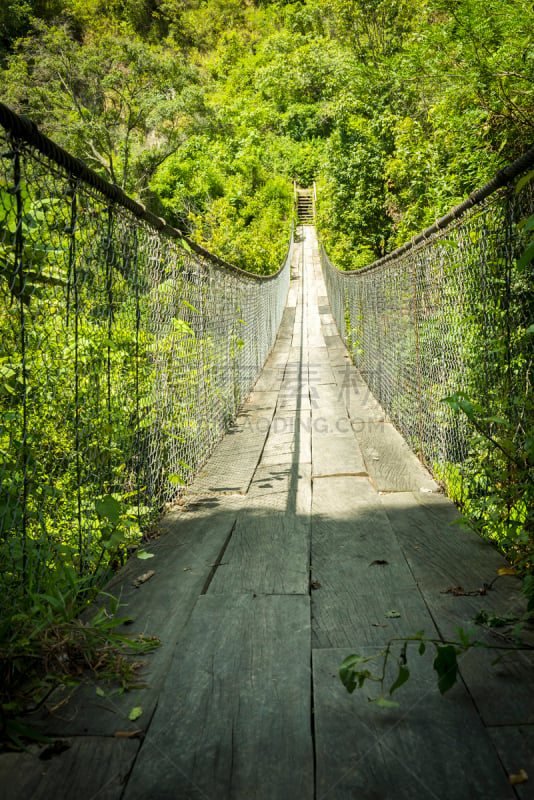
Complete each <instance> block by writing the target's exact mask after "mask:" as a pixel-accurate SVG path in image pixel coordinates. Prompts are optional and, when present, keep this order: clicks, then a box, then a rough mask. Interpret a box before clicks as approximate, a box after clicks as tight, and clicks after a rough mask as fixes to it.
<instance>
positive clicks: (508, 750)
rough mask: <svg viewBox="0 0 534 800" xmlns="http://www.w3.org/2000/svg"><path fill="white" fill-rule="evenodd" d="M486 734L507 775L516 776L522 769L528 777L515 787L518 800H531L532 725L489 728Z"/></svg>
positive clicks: (533, 737) (533, 766)
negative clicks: (524, 781) (489, 737)
mask: <svg viewBox="0 0 534 800" xmlns="http://www.w3.org/2000/svg"><path fill="white" fill-rule="evenodd" d="M488 732H489V735H490V736H491V738H492V740H493V743H494V745H495V747H496V749H497V752H498V753H499V756H500V757H501V760H502V763H503V765H504V768H505V770H506V772H507V773H508V775H517V774H518V773H519V772H520V771H521V770H522V769H524V770H525V772H526V773H527V775H528V776H529V780H528V781H527V782H526V783H522V784H517V785H516V786H515V791H516V792H517V796H518V797H519V798H520V800H532V795H533V794H534V792H533V791H532V781H533V779H534V725H505V726H502V727H498V728H489V729H488Z"/></svg>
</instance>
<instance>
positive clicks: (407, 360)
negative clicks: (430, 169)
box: [322, 149, 534, 518]
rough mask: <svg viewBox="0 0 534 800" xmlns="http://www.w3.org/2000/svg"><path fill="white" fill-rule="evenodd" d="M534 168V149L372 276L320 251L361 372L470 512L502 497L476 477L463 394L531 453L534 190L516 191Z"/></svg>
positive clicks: (526, 186)
mask: <svg viewBox="0 0 534 800" xmlns="http://www.w3.org/2000/svg"><path fill="white" fill-rule="evenodd" d="M533 164H534V149H533V150H531V151H529V152H528V153H527V154H525V156H524V157H523V158H522V159H520V160H519V161H518V162H515V164H513V165H511V166H510V167H507V168H506V169H505V170H503V171H501V172H500V173H499V174H498V175H497V176H496V177H495V179H494V180H493V181H491V182H490V183H489V184H486V186H485V187H483V188H482V189H479V190H477V191H476V192H474V193H473V194H472V195H471V196H470V198H469V199H468V200H467V201H465V203H463V204H462V205H461V206H458V207H457V208H456V209H453V211H452V212H451V213H450V214H448V215H447V216H446V217H444V218H443V219H441V220H439V221H438V222H437V223H435V225H433V226H432V227H431V228H429V229H427V230H426V231H425V232H423V233H422V234H421V235H419V236H418V237H416V238H415V239H414V240H412V242H409V243H407V244H406V245H404V246H403V247H401V248H398V249H397V250H396V251H395V252H394V253H392V254H390V255H388V256H386V257H384V258H383V259H381V260H380V261H378V262H376V263H375V264H372V265H371V266H370V267H368V268H366V269H365V270H362V271H359V272H343V271H340V270H338V269H336V268H335V267H334V266H333V265H332V263H331V262H330V260H329V259H328V256H327V254H326V252H325V249H324V247H322V265H323V272H324V276H325V281H326V286H327V291H328V296H329V300H330V305H331V307H332V311H333V316H334V318H335V320H336V323H337V326H338V329H339V331H340V333H341V335H342V337H343V339H344V341H345V342H346V344H347V346H348V348H349V350H350V352H351V354H352V358H353V361H354V363H355V365H356V366H357V367H358V368H359V370H360V371H361V374H362V376H363V378H364V379H365V381H366V382H367V384H368V385H369V387H370V389H371V391H372V392H373V394H374V395H375V396H376V397H377V399H378V400H379V401H380V403H381V404H382V406H383V408H384V410H385V411H386V413H387V415H388V416H389V418H390V420H391V421H392V422H393V423H394V424H395V426H396V427H397V428H398V429H399V430H400V431H401V432H402V434H403V435H404V437H405V438H406V440H407V441H408V443H409V444H410V445H411V447H412V448H413V450H414V451H415V452H416V453H418V454H419V456H420V458H421V460H422V461H423V462H424V463H425V464H426V465H427V466H428V467H429V468H430V469H431V471H432V472H433V474H434V476H435V477H436V478H437V479H438V480H439V481H441V482H442V484H443V485H444V488H445V489H446V490H447V492H448V494H449V495H450V496H452V497H453V498H454V499H455V500H457V501H458V502H459V503H460V504H461V505H463V506H464V509H467V511H468V512H469V498H472V497H474V496H477V497H478V499H479V500H480V498H484V497H489V496H490V495H491V494H492V492H493V491H494V489H495V487H490V486H489V485H488V483H487V479H486V480H484V479H483V478H482V477H481V470H480V469H477V468H476V466H475V462H477V463H478V464H480V461H481V459H482V460H483V459H484V458H489V454H488V453H487V452H486V455H484V453H485V450H484V447H482V448H481V447H480V441H478V442H477V431H476V430H474V429H473V426H472V425H470V424H469V422H468V419H467V418H466V416H464V415H458V414H454V413H453V412H452V410H451V408H450V407H449V405H447V404H446V403H443V402H442V401H443V399H444V398H446V397H451V396H452V395H455V394H460V395H463V396H466V397H468V398H469V399H470V400H473V401H474V402H475V403H477V404H479V406H480V407H481V408H482V409H484V411H485V413H486V422H485V423H484V424H487V426H489V427H488V430H489V431H490V433H491V426H492V425H494V427H495V429H497V427H498V425H499V419H500V418H501V417H503V416H504V417H506V421H507V423H509V424H508V428H507V430H508V435H509V437H510V438H511V440H513V441H514V442H515V443H516V445H517V447H518V448H521V449H524V448H525V447H527V448H528V446H529V445H528V435H529V434H528V430H529V426H530V429H532V424H533V412H534V406H533V396H532V384H533V377H534V376H533V355H534V349H533V341H534V339H533V338H532V335H531V334H532V332H533V329H532V323H533V322H534V294H533V292H532V285H533V283H532V281H533V269H532V265H530V266H528V265H526V266H525V265H523V266H522V267H521V268H518V266H517V263H518V259H519V258H520V256H521V254H522V252H523V251H524V249H525V244H526V241H527V239H528V237H529V234H528V233H526V232H525V230H524V226H523V225H522V223H524V221H525V220H526V219H528V218H529V217H530V216H531V215H532V214H533V213H534V180H532V179H530V180H529V179H528V178H529V177H531V178H532V176H528V175H526V176H525V178H524V179H523V180H521V182H520V183H518V182H516V179H517V178H518V177H519V175H521V174H522V173H524V172H526V170H527V169H529V168H531V167H532V166H533ZM516 185H517V188H516ZM491 417H493V420H494V421H493V422H492V420H491ZM525 437H526V438H525ZM486 445H487V441H486ZM507 447H508V445H506V446H505V449H506V448H507ZM477 448H478V449H477ZM475 453H476V455H475ZM533 453H534V451H533ZM500 455H501V457H502V455H503V452H502V451H501V453H500ZM527 460H528V459H527ZM485 502H486V509H485V511H484V513H485V514H486V515H491V513H492V509H491V508H490V505H491V504H490V502H489V501H488V500H487V501H485ZM481 505H483V503H482V504H481V503H479V506H478V507H479V508H480V507H481ZM519 505H521V501H520V503H519ZM509 513H510V514H514V513H515V514H519V515H521V514H522V515H523V518H526V515H528V514H529V513H530V511H529V510H528V509H527V508H526V507H523V508H522V509H520V510H519V511H518V507H517V504H516V507H515V509H513V508H510V509H509Z"/></svg>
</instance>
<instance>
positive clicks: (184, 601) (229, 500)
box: [32, 496, 244, 736]
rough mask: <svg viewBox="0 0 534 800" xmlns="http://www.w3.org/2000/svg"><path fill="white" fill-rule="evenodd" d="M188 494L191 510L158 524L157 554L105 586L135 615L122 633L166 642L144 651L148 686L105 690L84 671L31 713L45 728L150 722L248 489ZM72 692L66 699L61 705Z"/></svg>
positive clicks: (102, 601)
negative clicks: (233, 493) (134, 714)
mask: <svg viewBox="0 0 534 800" xmlns="http://www.w3.org/2000/svg"><path fill="white" fill-rule="evenodd" d="M188 499H189V500H190V501H191V504H190V505H187V506H184V508H190V509H191V510H190V511H181V510H179V509H176V510H174V511H173V512H171V513H170V514H168V515H167V516H166V517H164V518H163V519H162V520H161V522H160V527H161V528H162V529H165V530H166V531H167V533H165V534H164V535H162V536H161V537H160V538H159V539H158V540H155V541H154V542H152V543H151V544H150V545H147V547H146V550H147V551H148V552H150V553H152V554H153V558H151V559H150V560H149V561H140V560H139V559H137V558H131V559H130V560H129V561H128V562H127V563H126V564H125V566H124V567H123V568H122V569H121V570H120V571H119V572H118V573H117V574H116V575H115V576H114V578H113V580H112V581H111V582H110V583H108V584H107V585H106V587H105V591H106V592H109V593H110V594H112V595H113V596H115V597H118V598H120V601H121V604H122V608H121V609H120V611H119V614H120V615H121V616H129V617H131V618H132V619H133V622H132V623H131V624H129V625H128V626H125V627H124V632H125V633H128V634H131V635H136V634H138V633H144V634H145V635H149V636H150V635H155V636H158V637H159V639H160V640H161V642H162V645H161V647H158V648H157V649H156V650H154V651H153V652H152V653H151V654H149V655H146V656H141V660H142V661H143V662H144V667H143V669H142V670H141V672H140V675H139V677H140V680H141V682H142V683H143V684H145V685H146V686H147V688H145V689H136V690H132V691H130V692H126V693H124V694H122V695H118V694H117V693H110V694H109V695H106V696H105V697H100V696H98V695H97V694H96V685H95V681H94V680H93V679H92V678H87V680H86V682H85V683H83V684H82V685H81V686H79V687H78V688H77V689H76V691H75V692H74V693H73V694H72V696H71V690H70V689H69V688H68V687H66V688H65V689H63V690H61V689H59V690H57V691H56V692H55V693H54V694H53V695H52V697H51V698H50V701H49V702H48V703H46V704H45V706H44V707H43V709H42V711H41V713H39V714H38V715H36V716H34V717H33V718H32V724H33V725H35V726H36V727H37V728H39V729H40V730H42V731H43V732H45V733H47V734H50V735H56V736H68V735H77V734H78V735H80V734H87V735H92V736H108V735H113V734H114V733H115V732H116V731H117V730H136V729H139V728H141V729H143V730H146V729H147V727H148V725H149V723H150V719H151V715H152V713H153V711H154V708H155V706H156V703H157V701H158V697H159V693H160V691H161V686H162V684H163V681H164V678H165V675H166V672H167V670H168V667H169V664H170V659H171V657H172V653H173V649H174V646H175V644H176V641H177V640H178V638H179V637H180V635H181V633H182V631H183V630H184V628H185V626H186V625H187V622H188V620H189V617H190V614H191V612H192V610H193V607H194V605H195V603H196V602H197V599H198V597H199V595H200V594H201V592H202V591H203V590H204V587H205V586H206V584H207V583H208V579H209V577H210V574H211V573H212V572H213V567H214V564H215V563H216V562H217V560H218V559H219V556H220V554H221V552H222V551H223V550H224V547H225V545H226V542H227V541H228V538H229V536H230V534H231V532H232V530H233V527H234V524H235V520H236V517H237V513H238V510H239V508H240V507H241V505H242V504H243V501H244V498H243V497H229V496H224V497H213V496H211V497H194V498H191V497H189V498H188ZM148 569H151V570H154V573H155V574H154V576H153V577H152V578H151V579H150V580H148V581H147V582H146V583H143V584H142V585H141V586H140V587H139V588H136V587H135V586H134V585H133V581H134V580H135V579H136V578H137V577H139V575H141V574H143V573H145V572H146V571H147V570H148ZM95 605H96V607H97V608H100V607H102V606H104V607H107V606H108V605H109V601H108V598H107V597H106V596H101V597H99V598H97V600H96V601H95ZM135 660H137V661H139V660H140V657H139V656H138V657H136V659H135ZM67 698H70V699H69V700H68V703H66V704H65V705H61V701H62V700H66V699H67ZM138 705H139V706H141V707H142V708H143V715H142V717H140V718H139V719H138V720H136V721H135V723H133V722H130V720H129V719H128V713H129V712H130V710H131V709H132V708H133V707H134V706H138ZM56 706H57V707H58V710H57V711H54V712H53V713H52V714H49V713H48V712H47V710H46V709H47V708H54V707H56Z"/></svg>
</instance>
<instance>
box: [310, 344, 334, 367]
mask: <svg viewBox="0 0 534 800" xmlns="http://www.w3.org/2000/svg"><path fill="white" fill-rule="evenodd" d="M308 362H309V364H310V366H313V367H317V366H322V365H323V364H324V365H330V361H329V359H328V349H327V348H326V347H310V349H309V355H308Z"/></svg>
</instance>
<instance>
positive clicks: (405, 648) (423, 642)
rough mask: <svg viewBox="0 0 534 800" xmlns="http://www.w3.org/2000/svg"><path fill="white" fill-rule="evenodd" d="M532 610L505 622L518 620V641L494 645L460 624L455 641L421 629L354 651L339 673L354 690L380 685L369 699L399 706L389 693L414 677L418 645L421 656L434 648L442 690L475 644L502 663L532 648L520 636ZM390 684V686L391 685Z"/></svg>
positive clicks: (484, 617) (483, 618)
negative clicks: (411, 663) (373, 649)
mask: <svg viewBox="0 0 534 800" xmlns="http://www.w3.org/2000/svg"><path fill="white" fill-rule="evenodd" d="M530 616H531V612H527V613H526V614H525V615H524V617H522V618H521V620H517V618H509V619H506V620H504V621H503V623H501V624H506V625H510V623H511V622H516V623H518V624H517V625H516V627H515V628H514V631H513V635H514V636H515V639H516V642H515V643H514V642H512V641H510V643H509V644H508V645H493V644H488V643H487V642H484V641H481V640H480V639H479V638H478V635H479V634H478V633H477V630H476V629H472V630H469V631H464V630H463V629H462V628H457V633H458V639H457V640H455V641H450V642H444V641H442V640H441V639H432V638H430V639H429V638H426V637H425V634H424V631H417V633H415V634H414V635H413V636H409V637H406V638H392V639H390V640H389V642H388V643H387V645H386V647H385V648H384V649H383V650H380V651H379V652H377V653H374V654H373V655H370V656H361V655H357V654H351V655H349V656H347V657H346V658H345V659H344V661H343V662H342V664H341V665H340V667H339V677H340V679H341V682H342V683H343V685H344V687H345V689H346V690H347V692H349V694H352V693H353V692H354V691H355V690H356V689H363V688H365V687H366V685H367V682H369V683H376V684H377V685H378V694H377V696H370V697H368V700H369V702H371V703H374V704H375V705H377V706H379V707H381V708H395V707H398V706H399V703H398V702H396V701H394V700H389V699H388V697H391V695H392V694H393V693H394V692H396V691H397V690H398V689H400V688H401V686H403V685H404V684H405V683H406V682H407V681H408V680H409V679H410V670H409V667H408V660H409V658H410V657H411V655H410V654H411V653H412V651H413V649H414V648H416V649H417V653H418V655H419V656H424V655H425V653H426V651H427V647H428V646H429V645H430V646H431V647H433V648H434V654H435V655H434V660H433V663H432V666H433V669H434V672H435V673H436V678H437V685H438V689H439V692H440V694H442V695H443V694H446V692H448V691H450V689H452V688H453V686H454V685H455V684H456V682H457V680H458V667H459V665H458V659H459V657H460V656H462V655H463V654H465V653H467V652H468V651H469V650H471V649H473V648H480V647H482V648H484V649H487V650H492V651H495V652H496V653H497V654H498V655H497V656H496V658H495V660H494V661H493V664H496V663H498V662H499V661H500V660H501V659H502V658H503V657H504V656H506V655H509V654H513V653H514V652H518V651H522V650H525V649H526V650H531V649H532V648H529V647H525V646H523V645H522V643H521V640H520V638H518V637H519V632H520V628H521V626H522V625H523V624H525V622H526V621H528V620H529V619H530ZM493 619H494V618H493V617H492V615H488V614H486V612H483V611H481V612H479V614H478V615H477V617H476V618H475V620H474V621H475V623H477V624H479V625H488V626H490V625H492V624H493V625H495V624H499V623H498V622H497V623H495V622H493ZM375 664H376V665H377V666H378V667H379V669H378V671H376V672H373V671H372V669H370V667H372V666H373V665H375ZM392 670H393V674H394V675H395V678H394V680H393V683H391V685H389V681H390V680H391V674H392ZM388 687H389V688H388Z"/></svg>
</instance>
